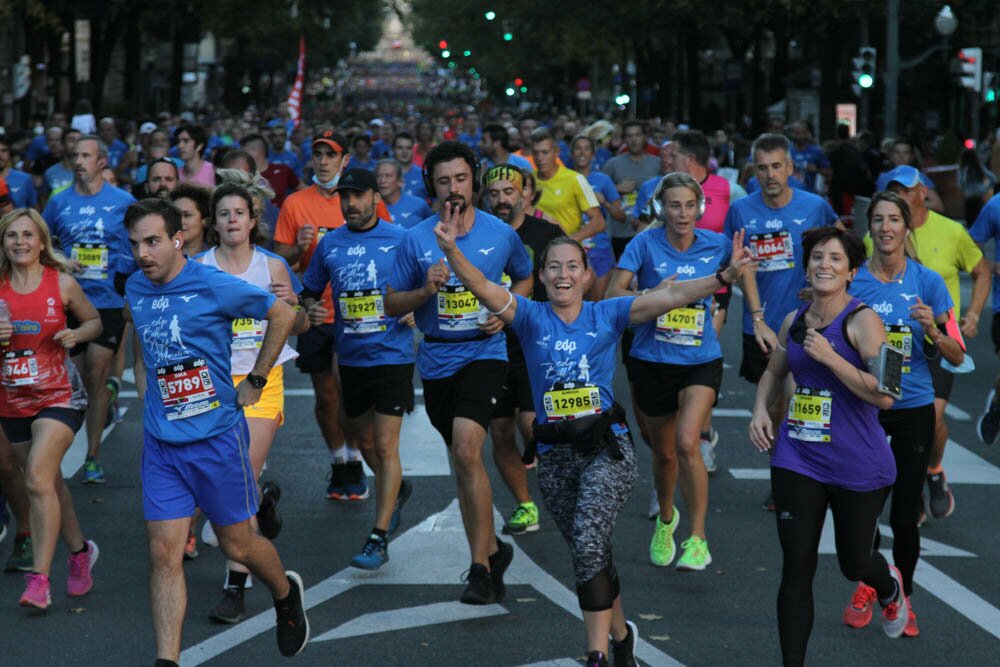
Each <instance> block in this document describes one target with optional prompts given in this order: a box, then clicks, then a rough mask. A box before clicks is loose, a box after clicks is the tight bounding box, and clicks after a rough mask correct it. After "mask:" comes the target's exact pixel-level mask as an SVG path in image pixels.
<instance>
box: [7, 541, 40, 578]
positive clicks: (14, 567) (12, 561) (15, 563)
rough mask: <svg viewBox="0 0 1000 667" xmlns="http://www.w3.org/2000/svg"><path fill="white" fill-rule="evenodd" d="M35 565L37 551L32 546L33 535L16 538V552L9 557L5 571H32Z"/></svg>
mask: <svg viewBox="0 0 1000 667" xmlns="http://www.w3.org/2000/svg"><path fill="white" fill-rule="evenodd" d="M34 566H35V552H34V550H33V549H32V548H31V536H30V535H29V536H27V537H23V538H20V539H15V540H14V552H13V553H12V554H11V555H10V558H8V559H7V564H6V565H5V566H4V568H3V571H4V572H31V569H32V568H33V567H34Z"/></svg>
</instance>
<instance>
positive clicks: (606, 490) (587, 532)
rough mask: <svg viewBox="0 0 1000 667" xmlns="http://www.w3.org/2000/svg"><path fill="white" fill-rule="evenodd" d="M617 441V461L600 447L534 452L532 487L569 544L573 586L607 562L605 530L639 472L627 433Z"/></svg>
mask: <svg viewBox="0 0 1000 667" xmlns="http://www.w3.org/2000/svg"><path fill="white" fill-rule="evenodd" d="M619 442H620V445H619V446H620V448H621V452H622V455H623V457H624V458H623V459H622V460H620V461H616V460H615V459H613V458H611V456H609V455H608V453H607V451H606V450H605V451H602V452H600V453H599V454H597V455H596V456H582V455H580V454H577V453H576V452H574V451H573V448H572V447H569V446H558V447H553V448H551V449H550V450H548V451H547V452H545V454H543V455H540V456H539V461H538V488H539V489H540V490H541V492H542V498H543V499H544V500H545V506H546V508H548V510H549V512H550V513H551V514H552V518H553V520H555V522H556V525H557V526H558V527H559V531H560V532H561V533H562V535H563V538H564V539H565V540H566V543H567V544H568V545H569V549H570V552H571V553H572V556H573V573H574V575H575V577H576V585H577V588H578V589H579V588H581V587H582V586H583V584H585V583H586V582H588V581H590V580H591V579H593V578H594V577H595V576H597V575H598V574H599V573H601V572H602V571H603V570H605V568H609V567H610V566H611V565H612V562H611V533H612V531H614V528H615V521H616V520H617V518H618V514H619V513H621V511H622V508H623V507H625V503H626V502H627V501H628V499H629V496H630V495H632V487H634V486H635V480H636V477H638V474H639V473H638V470H637V468H636V464H635V448H634V447H633V445H632V439H631V437H625V438H620V439H619Z"/></svg>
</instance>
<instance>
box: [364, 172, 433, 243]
mask: <svg viewBox="0 0 1000 667" xmlns="http://www.w3.org/2000/svg"><path fill="white" fill-rule="evenodd" d="M375 178H376V179H377V181H378V191H379V195H380V196H381V197H382V201H383V202H385V206H386V208H388V209H389V214H390V215H391V216H392V221H393V222H394V223H396V224H397V225H399V226H400V227H402V228H403V229H409V228H410V227H413V226H414V225H416V224H417V223H418V222H420V221H421V220H425V219H427V218H429V217H431V216H432V215H434V211H432V210H431V207H430V206H428V205H427V202H426V201H425V200H423V199H421V198H420V197H414V196H413V195H409V194H406V193H405V192H403V168H402V167H401V166H400V164H399V163H398V162H396V161H395V160H393V159H385V160H379V161H378V164H377V165H376V166H375Z"/></svg>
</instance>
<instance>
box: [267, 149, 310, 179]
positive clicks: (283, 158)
mask: <svg viewBox="0 0 1000 667" xmlns="http://www.w3.org/2000/svg"><path fill="white" fill-rule="evenodd" d="M267 161H268V162H273V163H274V164H283V165H286V166H287V167H288V168H289V169H291V170H292V171H294V172H295V175H296V176H298V177H299V178H302V162H301V161H300V160H299V156H298V155H296V154H295V152H294V151H289V150H283V151H281V152H280V153H277V152H274V151H272V152H271V153H269V154H268V156H267Z"/></svg>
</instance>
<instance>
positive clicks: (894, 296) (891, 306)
mask: <svg viewBox="0 0 1000 667" xmlns="http://www.w3.org/2000/svg"><path fill="white" fill-rule="evenodd" d="M847 291H848V292H849V293H850V294H851V295H852V296H855V297H857V298H859V299H861V300H862V301H864V302H865V304H866V305H867V306H868V307H869V308H871V309H872V310H874V311H875V312H876V313H878V314H879V317H881V318H882V321H883V322H885V333H886V336H887V337H888V339H889V344H890V345H893V346H895V347H896V348H898V349H899V350H901V351H902V352H903V383H902V389H903V397H902V398H900V399H899V400H897V401H896V402H895V403H894V404H893V406H892V409H893V410H899V409H903V408H916V407H920V406H923V405H930V404H931V403H933V402H934V384H933V382H932V380H931V371H930V367H929V366H928V365H927V358H926V357H925V356H924V342H923V341H924V329H923V327H922V326H921V325H920V322H918V321H917V320H916V319H915V318H913V317H912V316H911V315H910V306H913V305H915V304H916V303H917V299H918V298H919V299H920V300H921V301H922V302H924V303H925V304H927V305H928V306H930V307H931V310H932V311H934V317H935V318H936V317H939V316H940V315H942V314H944V313H947V312H948V311H949V310H951V308H952V305H953V304H952V302H951V295H950V294H948V288H947V287H945V284H944V278H942V277H941V276H940V275H939V274H938V273H937V272H935V271H932V270H931V269H928V268H927V267H926V266H924V265H922V264H920V263H919V262H915V261H913V260H912V259H907V260H906V269H905V270H904V271H903V275H902V276H900V277H899V278H898V279H897V280H894V281H891V282H887V283H886V282H882V281H881V280H879V279H878V278H876V277H875V276H874V275H873V274H872V272H871V271H869V270H868V263H867V262H865V264H864V265H863V266H862V267H861V268H860V269H858V273H857V275H856V276H854V280H853V281H851V285H850V287H848V288H847Z"/></svg>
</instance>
